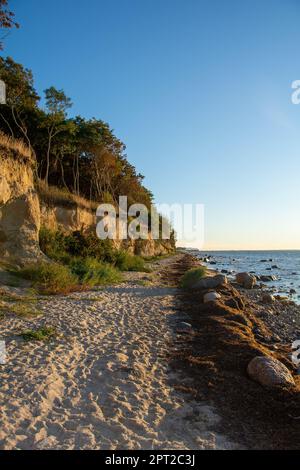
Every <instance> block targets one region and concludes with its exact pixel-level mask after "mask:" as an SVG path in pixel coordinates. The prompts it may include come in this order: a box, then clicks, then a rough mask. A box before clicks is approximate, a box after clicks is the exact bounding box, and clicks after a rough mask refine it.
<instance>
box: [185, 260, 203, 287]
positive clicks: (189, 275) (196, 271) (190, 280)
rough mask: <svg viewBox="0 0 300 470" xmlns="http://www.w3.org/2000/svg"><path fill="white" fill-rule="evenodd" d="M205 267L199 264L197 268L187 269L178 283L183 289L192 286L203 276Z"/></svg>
mask: <svg viewBox="0 0 300 470" xmlns="http://www.w3.org/2000/svg"><path fill="white" fill-rule="evenodd" d="M205 275H206V267H205V266H200V267H199V268H193V269H190V270H189V271H187V272H186V273H185V274H184V275H183V276H182V278H181V282H180V285H181V287H183V288H184V289H188V288H189V287H192V286H193V285H194V284H195V283H196V282H197V281H199V280H200V279H202V278H203V277H205Z"/></svg>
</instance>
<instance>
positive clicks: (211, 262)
mask: <svg viewBox="0 0 300 470" xmlns="http://www.w3.org/2000/svg"><path fill="white" fill-rule="evenodd" d="M209 264H213V265H216V264H217V263H216V261H210V262H209Z"/></svg>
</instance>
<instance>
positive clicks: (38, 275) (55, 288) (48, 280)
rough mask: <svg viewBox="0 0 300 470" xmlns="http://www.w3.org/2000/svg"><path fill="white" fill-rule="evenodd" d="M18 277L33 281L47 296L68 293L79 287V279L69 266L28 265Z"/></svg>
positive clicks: (21, 270)
mask: <svg viewBox="0 0 300 470" xmlns="http://www.w3.org/2000/svg"><path fill="white" fill-rule="evenodd" d="M17 274H18V276H20V277H23V278H25V279H28V280H30V281H32V283H33V285H34V286H36V287H37V288H38V289H39V290H40V291H42V292H44V293H46V294H59V293H67V292H71V291H73V290H75V289H76V288H77V287H78V283H79V280H78V277H77V276H76V275H75V274H73V273H72V272H71V271H70V270H69V269H68V267H67V266H62V265H61V264H56V263H55V264H54V263H53V264H48V263H38V264H31V265H27V266H25V267H24V268H22V269H20V270H19V271H18V272H17Z"/></svg>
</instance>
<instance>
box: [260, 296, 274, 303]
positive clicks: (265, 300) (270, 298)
mask: <svg viewBox="0 0 300 470" xmlns="http://www.w3.org/2000/svg"><path fill="white" fill-rule="evenodd" d="M261 300H262V302H263V303H264V304H272V303H274V302H275V297H274V295H272V294H269V293H265V294H264V295H263V296H262V299H261Z"/></svg>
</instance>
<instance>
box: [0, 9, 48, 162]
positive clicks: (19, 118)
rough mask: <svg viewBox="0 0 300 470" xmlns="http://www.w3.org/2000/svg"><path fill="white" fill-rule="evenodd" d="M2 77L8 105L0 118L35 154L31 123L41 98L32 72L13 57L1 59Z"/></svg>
mask: <svg viewBox="0 0 300 470" xmlns="http://www.w3.org/2000/svg"><path fill="white" fill-rule="evenodd" d="M0 1H1V0H0ZM0 76H1V79H2V80H4V82H5V83H6V88H7V100H6V103H7V104H6V105H1V106H0V110H1V112H0V116H1V118H2V120H3V122H4V123H5V127H6V128H8V129H9V132H10V134H11V135H12V136H13V137H21V138H23V139H25V141H26V142H27V144H28V146H29V147H30V149H31V150H32V153H33V154H34V149H33V145H32V142H31V138H30V134H29V121H30V120H31V119H32V118H33V115H34V114H35V112H37V111H38V106H37V105H38V102H39V96H38V94H37V92H36V91H35V89H34V85H33V76H32V72H31V70H28V69H25V68H24V67H23V65H21V64H17V63H16V62H14V60H13V59H12V58H11V57H7V58H6V59H3V58H2V57H0ZM30 116H31V118H30ZM6 132H7V130H6Z"/></svg>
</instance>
